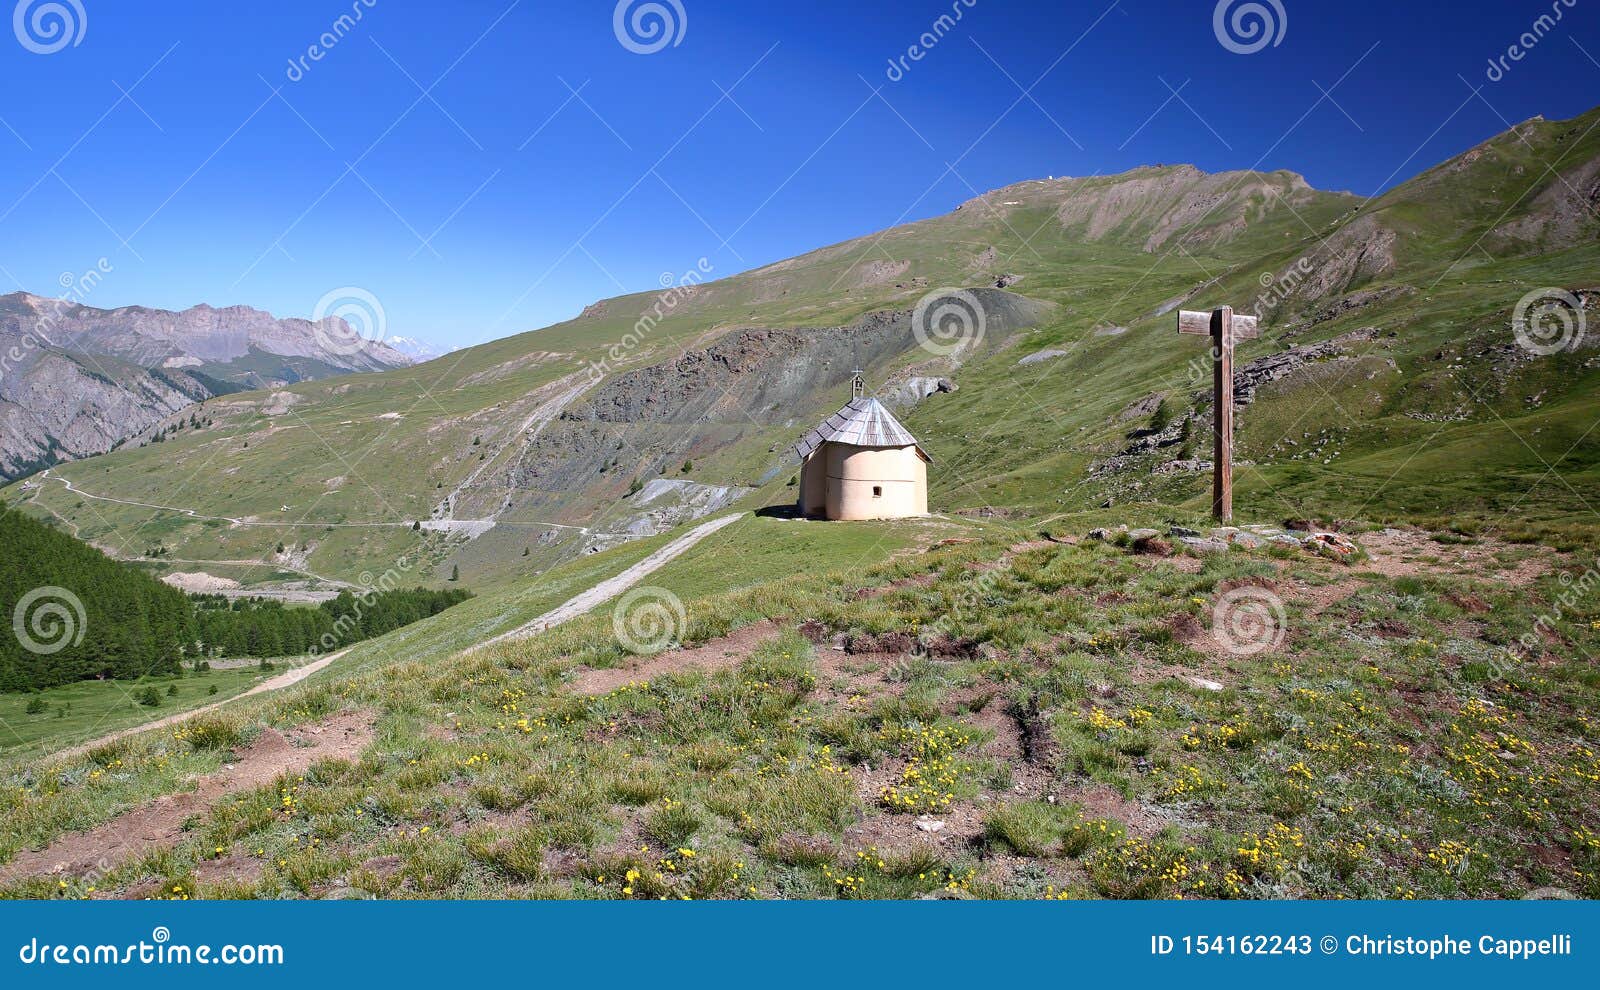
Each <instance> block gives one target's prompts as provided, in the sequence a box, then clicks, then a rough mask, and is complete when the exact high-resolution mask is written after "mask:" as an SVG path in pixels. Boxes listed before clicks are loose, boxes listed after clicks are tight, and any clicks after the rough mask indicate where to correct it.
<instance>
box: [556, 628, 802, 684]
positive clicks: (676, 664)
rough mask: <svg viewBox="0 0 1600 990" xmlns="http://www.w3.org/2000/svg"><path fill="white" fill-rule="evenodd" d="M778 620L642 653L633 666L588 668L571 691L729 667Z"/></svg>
mask: <svg viewBox="0 0 1600 990" xmlns="http://www.w3.org/2000/svg"><path fill="white" fill-rule="evenodd" d="M777 632H778V624H777V623H775V622H771V621H766V622H757V623H755V624H753V625H748V626H744V627H742V628H739V629H736V630H734V631H733V632H732V633H729V634H728V635H726V636H723V637H721V638H720V639H714V640H712V641H711V642H709V643H706V644H705V645H703V646H697V647H694V648H692V649H679V650H669V651H668V652H666V653H657V654H655V655H654V656H649V657H642V658H640V660H639V662H638V663H637V664H635V665H634V666H632V667H608V668H605V669H590V670H585V671H583V672H581V673H579V674H578V675H577V676H576V677H574V678H573V679H572V683H571V687H572V692H573V693H574V694H578V695H584V696H593V695H599V694H609V693H611V692H612V691H615V690H617V689H618V688H620V687H626V686H627V685H628V684H629V683H631V682H634V681H649V680H652V679H654V678H657V677H660V676H662V675H663V674H676V673H680V672H682V671H686V670H698V671H702V672H705V673H714V672H716V671H719V670H732V669H733V668H734V667H737V666H739V663H740V661H742V660H743V659H744V658H745V657H747V656H749V655H750V652H751V651H752V650H754V649H755V648H756V647H757V646H758V645H760V644H761V642H762V641H763V640H766V639H768V638H769V637H771V636H774V635H776V634H777Z"/></svg>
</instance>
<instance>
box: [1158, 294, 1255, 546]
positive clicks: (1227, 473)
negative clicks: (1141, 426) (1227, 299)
mask: <svg viewBox="0 0 1600 990" xmlns="http://www.w3.org/2000/svg"><path fill="white" fill-rule="evenodd" d="M1178 332H1179V333H1188V334H1205V335H1208V336H1210V338H1211V359H1212V377H1211V381H1212V389H1213V391H1214V393H1215V396H1216V403H1215V406H1214V409H1215V413H1216V421H1217V424H1216V425H1217V429H1216V444H1215V450H1214V453H1213V455H1212V459H1211V464H1212V475H1213V479H1214V480H1213V482H1212V488H1211V513H1212V515H1214V516H1216V518H1217V521H1218V522H1224V523H1226V522H1232V521H1233V345H1234V342H1235V341H1238V340H1254V339H1255V338H1257V337H1259V336H1261V327H1260V323H1259V321H1257V319H1256V318H1255V317H1254V316H1239V315H1236V314H1235V313H1234V312H1233V307H1232V306H1224V307H1222V308H1221V309H1219V310H1216V311H1215V312H1211V313H1194V312H1190V311H1188V310H1183V311H1181V312H1179V313H1178Z"/></svg>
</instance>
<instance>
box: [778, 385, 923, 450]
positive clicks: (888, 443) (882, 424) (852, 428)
mask: <svg viewBox="0 0 1600 990" xmlns="http://www.w3.org/2000/svg"><path fill="white" fill-rule="evenodd" d="M825 443H844V444H849V445H850V446H852V447H915V448H917V453H918V454H920V455H921V456H922V458H923V460H926V461H929V462H932V460H933V458H931V457H929V456H928V452H927V451H925V450H923V449H922V445H921V444H919V443H917V438H916V437H914V436H912V435H911V431H910V430H908V429H906V428H905V427H904V426H901V425H900V421H899V420H898V419H895V418H894V413H891V412H890V411H889V410H888V409H885V408H884V406H883V403H881V402H879V401H878V400H877V399H873V398H869V397H865V396H863V397H861V398H857V399H851V400H850V403H849V404H848V405H846V406H845V407H844V408H843V409H840V410H839V411H838V412H836V413H834V414H833V415H832V416H829V417H828V418H827V419H826V420H824V421H823V423H822V425H821V426H819V427H817V428H816V429H814V430H812V431H811V432H809V433H807V434H806V435H805V436H804V437H802V438H801V439H800V442H799V443H797V444H795V445H794V452H795V455H796V456H797V457H799V458H800V459H801V460H802V461H803V460H805V459H806V458H807V457H810V456H811V452H812V451H814V450H816V449H817V448H818V447H820V446H822V445H823V444H825Z"/></svg>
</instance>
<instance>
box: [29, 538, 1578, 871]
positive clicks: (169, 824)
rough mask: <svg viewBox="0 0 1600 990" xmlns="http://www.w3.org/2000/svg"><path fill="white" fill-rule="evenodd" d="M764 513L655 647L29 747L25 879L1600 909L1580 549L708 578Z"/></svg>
mask: <svg viewBox="0 0 1600 990" xmlns="http://www.w3.org/2000/svg"><path fill="white" fill-rule="evenodd" d="M1130 521H1131V520H1130ZM757 524H759V525H763V526H767V527H772V528H771V529H766V530H763V531H762V533H763V537H764V539H763V542H764V543H767V544H771V543H773V542H774V540H773V537H774V530H776V531H777V532H778V533H791V534H793V535H794V536H795V537H797V538H801V539H816V538H819V537H818V534H822V533H824V532H826V533H827V534H829V535H828V536H827V537H823V538H832V535H833V534H841V533H846V532H847V531H848V532H849V533H850V534H854V535H853V536H852V537H851V538H852V539H856V538H860V539H864V538H865V537H866V536H873V537H874V538H876V539H877V540H879V541H881V540H882V539H883V538H884V537H885V535H887V531H885V530H882V529H876V530H875V529H871V528H867V527H855V528H851V527H834V526H829V527H820V526H817V525H815V524H805V523H787V524H785V523H780V522H776V521H771V520H766V521H756V522H747V523H745V524H744V525H746V526H753V525H757ZM783 526H789V527H792V529H789V530H783V529H781V528H780V527H783ZM740 531H741V530H740V527H737V526H736V527H732V528H731V529H730V530H729V531H727V533H725V534H723V536H722V537H721V538H720V539H719V540H712V541H708V542H707V543H706V544H705V545H703V546H700V547H697V548H695V550H693V551H691V552H689V553H687V554H686V555H685V557H684V558H683V559H682V560H679V561H676V562H674V563H673V564H671V565H668V566H666V567H664V568H663V569H662V570H661V571H659V572H658V573H656V574H654V575H652V576H651V578H650V582H651V589H652V590H653V591H655V592H661V591H665V590H666V589H668V588H676V589H680V590H683V592H684V594H683V595H682V598H681V600H679V601H680V604H681V606H682V613H681V616H675V615H674V614H673V610H672V609H671V608H668V609H666V611H664V612H659V613H652V616H653V617H654V618H655V619H660V620H661V621H662V622H664V623H665V628H666V630H667V634H666V635H665V636H662V637H656V638H655V639H653V641H652V643H651V644H650V646H649V647H648V648H647V650H646V652H644V653H642V654H636V653H633V652H630V651H629V650H627V649H625V648H624V647H623V646H622V645H621V643H620V642H619V640H624V639H630V637H629V636H626V635H620V634H619V630H623V629H628V628H632V629H639V628H646V627H652V623H632V624H630V623H629V621H628V620H629V619H630V616H629V615H627V614H625V611H624V610H622V609H621V608H620V607H619V609H618V610H617V611H613V610H607V609H602V610H600V611H599V612H598V613H596V614H594V615H591V616H589V617H586V618H582V619H578V620H575V621H573V622H571V623H569V624H567V625H564V626H561V627H560V628H557V629H551V630H548V631H546V632H543V633H540V634H539V635H537V636H534V637H531V638H525V639H509V640H504V641H501V642H497V643H494V644H492V645H488V646H485V647H484V648H481V649H472V650H467V649H464V648H465V647H467V646H470V645H471V642H468V640H473V639H474V637H473V636H471V635H463V628H462V627H463V625H464V624H467V625H470V624H471V623H472V622H473V621H474V620H473V619H472V616H473V615H474V614H477V613H474V612H471V611H463V612H459V613H456V612H452V613H450V614H447V615H444V616H439V617H435V618H434V619H432V620H427V621H426V622H424V623H419V624H418V626H419V627H425V628H421V629H412V630H404V631H402V633H401V634H395V635H393V636H391V637H385V638H384V639H382V640H377V641H374V642H373V643H371V644H362V646H360V647H357V648H356V649H355V650H352V651H351V657H349V658H347V659H346V660H345V661H344V662H342V663H340V664H336V665H334V666H333V667H332V668H331V669H329V670H327V671H325V672H323V673H322V674H320V675H318V676H317V677H316V678H314V679H313V680H311V681H310V682H309V683H308V684H307V685H305V686H302V687H297V688H295V689H292V690H290V691H287V692H284V693H283V694H282V695H279V696H268V697H265V698H261V699H254V700H251V701H248V702H244V703H242V704H240V705H237V706H229V707H228V708H225V709H223V710H222V711H220V712H213V713H209V714H206V715H203V716H200V717H198V718H195V719H191V720H186V721H185V722H183V723H182V724H180V725H179V726H177V727H176V729H175V730H174V731H162V732H151V733H143V734H141V735H139V736H136V737H133V738H128V739H122V740H119V741H117V742H115V743H113V744H111V745H108V746H104V747H100V748H98V749H96V750H93V751H91V752H89V753H86V754H83V755H81V756H76V757H72V758H68V759H61V760H57V761H55V762H54V763H53V764H51V765H49V766H46V767H43V768H39V767H37V766H33V767H25V766H23V765H20V764H18V765H14V766H12V767H10V768H9V769H7V770H5V771H4V773H5V781H6V786H5V787H4V789H3V790H0V859H5V860H6V861H7V863H8V865H4V866H0V882H3V884H4V891H5V892H6V893H8V894H10V895H12V896H31V897H106V896H121V897H130V896H131V897H150V896H154V897H162V896H172V897H279V896H291V897H350V896H377V897H417V896H426V897H470V898H476V897H530V896H531V897H582V898H619V897H633V898H654V897H673V898H678V897H694V898H706V897H715V898H774V897H782V898H817V897H828V898H831V897H889V898H900V897H929V896H935V897H1001V898H1006V897H1023V898H1038V897H1202V898H1208V897H1379V898H1388V897H1522V896H1528V895H1529V894H1538V895H1540V896H1548V893H1549V891H1552V890H1556V891H1566V892H1570V893H1572V894H1576V895H1580V896H1588V897H1595V896H1600V802H1597V801H1596V795H1597V793H1600V756H1597V747H1600V725H1597V724H1596V722H1595V720H1594V716H1593V713H1594V712H1595V710H1596V702H1597V701H1600V670H1597V668H1596V665H1595V663H1594V662H1593V660H1592V655H1593V654H1594V652H1595V651H1596V650H1597V649H1600V601H1596V600H1595V598H1594V596H1593V591H1594V590H1595V589H1594V585H1595V583H1596V581H1595V580H1594V578H1593V572H1592V571H1589V570H1587V568H1588V566H1589V563H1590V560H1589V559H1587V558H1581V557H1580V556H1579V555H1577V554H1562V553H1557V552H1554V551H1550V550H1547V549H1543V548H1540V547H1535V546H1525V545H1512V544H1505V543H1499V542H1496V541H1494V540H1491V539H1487V538H1481V537H1468V536H1462V535H1460V534H1453V533H1437V534H1430V533H1427V532H1423V531H1417V530H1402V529H1389V530H1373V531H1370V532H1366V533H1361V534H1357V535H1356V536H1355V537H1354V538H1355V539H1356V540H1357V541H1358V542H1359V543H1360V544H1361V545H1362V547H1363V548H1364V549H1362V550H1361V551H1359V552H1358V553H1356V554H1354V555H1352V556H1350V557H1343V556H1341V555H1340V554H1338V553H1336V552H1330V553H1329V554H1328V555H1327V556H1324V555H1322V554H1318V553H1314V552H1309V551H1307V550H1306V549H1303V548H1301V547H1299V546H1291V545H1289V544H1287V543H1282V542H1278V543H1275V542H1270V541H1267V540H1248V541H1245V542H1249V543H1253V544H1258V545H1254V546H1251V547H1246V546H1243V545H1235V546H1233V547H1231V548H1228V549H1221V550H1219V549H1218V548H1216V547H1214V546H1210V545H1206V544H1204V543H1203V542H1201V543H1195V542H1191V543H1189V544H1185V543H1184V542H1183V541H1182V540H1181V539H1180V538H1179V537H1177V536H1174V537H1169V536H1168V535H1167V534H1166V531H1165V530H1162V531H1161V532H1160V533H1158V534H1144V536H1145V538H1143V539H1133V538H1130V537H1129V536H1128V535H1126V534H1122V535H1119V534H1117V533H1116V532H1112V533H1111V534H1108V535H1109V536H1111V537H1112V538H1110V539H1100V540H1091V539H1088V538H1087V537H1085V536H1083V535H1082V532H1081V530H1080V529H1079V528H1078V527H1076V526H1074V527H1071V528H1068V527H1067V526H1066V524H1065V523H1062V524H1058V527H1057V528H1055V529H1049V530H1047V531H1045V532H1043V533H1040V532H1039V531H1038V530H1034V531H1031V532H1025V531H1014V530H1011V529H1009V528H1008V527H1006V526H1003V525H996V524H991V523H987V522H986V523H983V524H972V525H957V524H951V525H948V526H944V527H943V529H942V532H941V531H938V530H937V529H936V530H935V531H932V532H930V533H928V534H927V535H926V536H924V538H923V540H922V541H921V542H920V543H918V544H916V545H913V546H911V547H908V548H906V549H904V550H901V551H899V552H896V553H894V555H893V556H892V557H891V558H890V559H889V560H888V561H887V562H886V563H883V564H880V565H877V566H873V567H870V568H865V569H863V568H861V567H854V566H843V565H842V564H841V567H842V569H841V570H839V571H837V572H835V573H833V574H815V575H810V576H804V577H792V578H788V579H784V580H778V581H776V582H774V583H768V584H756V585H754V586H752V587H749V588H746V589H744V590H739V591H733V592H727V593H722V594H714V593H701V592H699V591H697V590H690V589H698V588H701V587H706V586H708V585H709V586H710V587H712V588H715V587H716V586H717V585H716V581H715V575H716V574H717V573H718V572H719V571H720V572H722V573H723V574H732V573H734V572H735V571H737V570H738V568H739V567H740V566H745V567H748V566H750V564H749V562H748V561H743V560H742V559H741V556H740V554H739V549H738V548H739V542H738V541H739V538H740V537H739V534H740ZM1134 535H1135V536H1138V535H1140V534H1134ZM1179 535H1180V536H1181V534H1179ZM905 536H906V533H905V532H903V531H901V532H899V533H898V535H897V538H899V539H904V538H905ZM644 552H645V549H644V548H640V549H639V550H638V551H637V553H638V554H639V555H640V556H641V557H642V556H643V554H644ZM879 556H880V557H881V554H879ZM793 561H794V558H793V557H791V558H790V565H791V570H792V565H793ZM613 566H615V565H613ZM613 573H614V571H613ZM723 586H724V587H725V586H726V585H723ZM569 590H570V589H569ZM671 597H672V599H676V598H677V596H676V595H673V596H671ZM558 600H560V599H558ZM655 600H656V601H657V602H658V603H659V602H661V601H670V600H671V599H668V598H665V597H662V596H660V595H657V597H656V599H655ZM624 601H626V599H624ZM488 607H489V605H488V604H487V603H481V602H473V603H468V605H465V606H461V608H462V609H464V610H470V609H473V608H482V609H487V608H488ZM543 611H545V609H543V608H541V609H540V610H539V611H535V612H532V613H531V614H540V613H541V612H543ZM484 614H487V613H486V612H485V613H484ZM635 618H636V617H635ZM446 623H448V624H450V630H449V633H448V636H446V634H445V633H444V630H445V629H446ZM513 627H514V625H513ZM479 628H484V629H487V628H488V624H487V623H486V622H483V623H479ZM502 628H504V626H503V624H502ZM430 630H432V631H430ZM430 636H433V637H434V639H431V640H430V639H429V637H430ZM489 638H490V636H488V635H485V634H481V633H480V634H476V641H482V640H486V639H489ZM446 643H448V645H447V646H446V645H444V644H446ZM636 645H637V644H636ZM380 654H381V656H380ZM134 833H136V834H137V836H138V838H137V841H130V842H121V841H120V840H119V842H118V843H116V844H108V841H107V839H106V837H107V836H110V835H124V834H134Z"/></svg>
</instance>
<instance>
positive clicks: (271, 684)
mask: <svg viewBox="0 0 1600 990" xmlns="http://www.w3.org/2000/svg"><path fill="white" fill-rule="evenodd" d="M349 652H350V648H349V647H345V648H344V649H342V650H340V651H339V652H337V653H330V654H328V655H327V656H325V657H322V658H320V659H317V660H313V661H311V662H310V663H304V664H301V665H300V666H298V667H295V668H293V669H291V670H286V671H284V672H283V673H281V674H278V675H276V676H273V677H269V678H267V679H266V680H264V681H262V682H261V683H260V684H257V685H255V686H254V687H251V688H250V689H249V690H247V691H241V692H240V693H238V694H236V695H234V696H233V697H231V698H224V699H223V700H222V701H213V702H212V703H211V704H209V705H201V706H200V707H199V708H191V709H189V710H188V711H183V712H178V713H177V714H176V715H168V716H166V717H165V718H158V719H156V720H155V721H154V722H144V723H141V724H139V725H135V726H132V727H130V728H126V729H118V730H117V731H116V732H112V733H109V734H107V735H104V736H101V737H100V738H98V739H91V740H89V741H88V742H84V743H79V744H78V745H76V746H72V747H70V748H68V749H63V750H60V751H58V752H56V753H54V754H51V755H52V758H54V759H58V760H70V759H72V758H73V757H75V756H82V755H83V754H84V753H87V752H88V751H89V750H91V749H95V748H96V747H99V746H104V745H107V744H108V743H114V742H116V741H117V740H118V739H126V738H128V737H129V736H136V735H138V734H139V733H141V732H150V731H152V730H155V729H165V728H167V727H168V726H173V725H177V724H178V723H179V722H184V721H187V720H188V719H191V718H194V717H195V716H196V715H203V714H205V713H206V712H214V711H216V710H217V709H218V708H221V707H222V706H223V705H230V704H232V703H233V702H235V701H238V700H239V699H240V698H248V697H250V696H251V695H255V694H266V693H267V692H268V691H280V690H282V689H283V688H286V687H293V686H294V685H296V684H299V683H300V682H301V681H303V680H305V679H306V678H307V677H310V676H311V675H312V674H315V673H316V672H317V671H319V670H321V669H322V668H324V667H326V666H328V664H330V663H333V662H334V661H335V660H337V659H339V658H340V657H342V656H344V655H345V654H346V653H349Z"/></svg>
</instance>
